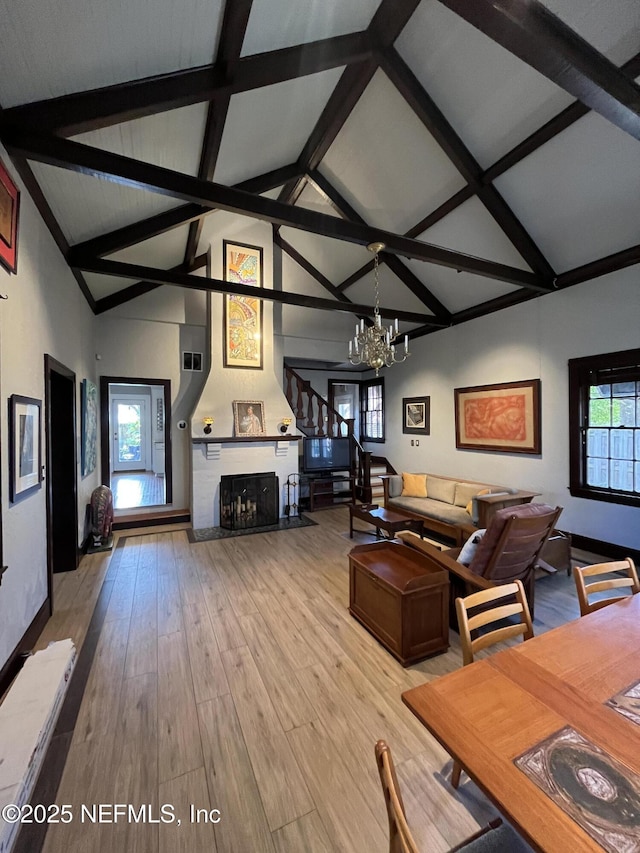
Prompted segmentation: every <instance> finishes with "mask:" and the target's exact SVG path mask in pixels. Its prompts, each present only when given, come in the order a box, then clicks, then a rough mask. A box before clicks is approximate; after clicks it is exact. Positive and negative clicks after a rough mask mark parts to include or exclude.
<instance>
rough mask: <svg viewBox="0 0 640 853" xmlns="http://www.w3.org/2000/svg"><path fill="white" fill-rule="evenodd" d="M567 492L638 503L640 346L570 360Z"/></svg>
mask: <svg viewBox="0 0 640 853" xmlns="http://www.w3.org/2000/svg"><path fill="white" fill-rule="evenodd" d="M569 406H570V412H569V424H570V430H571V432H570V471H571V479H570V491H571V494H572V495H576V496H577V497H584V498H593V499H595V500H602V501H611V502H613V503H621V504H630V505H632V506H640V350H638V349H636V350H627V351H626V352H616V353H610V354H608V355H597V356H590V357H588V358H575V359H571V360H570V361H569Z"/></svg>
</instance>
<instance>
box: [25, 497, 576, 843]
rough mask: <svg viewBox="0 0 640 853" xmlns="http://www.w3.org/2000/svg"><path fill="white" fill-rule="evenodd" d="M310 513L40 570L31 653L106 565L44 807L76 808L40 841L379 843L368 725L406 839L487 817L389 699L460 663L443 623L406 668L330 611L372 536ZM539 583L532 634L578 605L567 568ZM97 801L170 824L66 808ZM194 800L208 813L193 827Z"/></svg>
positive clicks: (340, 519)
mask: <svg viewBox="0 0 640 853" xmlns="http://www.w3.org/2000/svg"><path fill="white" fill-rule="evenodd" d="M314 520H316V521H317V522H318V526H313V527H308V528H303V529H299V530H292V531H288V532H278V533H266V534H256V535H253V536H246V537H239V538H234V539H225V540H220V541H216V542H203V543H197V544H193V545H190V544H189V543H188V541H187V537H186V534H185V532H184V531H183V530H178V531H169V530H167V531H159V530H158V528H155V529H153V532H151V533H149V534H148V535H134V536H126V533H125V534H124V535H125V536H126V538H125V540H124V544H123V545H121V547H118V548H116V549H115V550H114V551H113V552H111V553H106V554H105V553H99V554H94V555H91V556H89V557H85V558H84V559H83V561H82V564H81V566H80V569H79V570H78V571H77V572H73V573H69V574H67V575H57V576H56V578H55V581H56V589H55V614H54V616H53V618H52V619H51V621H50V622H49V624H48V625H47V628H46V629H45V631H44V632H43V635H42V637H41V638H40V641H39V646H44V645H46V644H47V643H48V642H49V641H50V640H52V639H61V638H64V637H67V636H71V637H73V639H74V640H75V642H76V644H77V645H78V646H81V645H82V643H83V641H84V638H85V635H86V634H87V629H88V626H89V624H90V620H91V614H92V610H93V607H94V605H95V602H96V600H97V598H98V594H99V592H100V588H101V586H102V582H103V580H104V579H105V578H106V579H107V580H106V586H105V593H103V599H104V606H105V607H106V611H105V615H104V623H103V625H102V629H101V631H100V634H99V638H98V639H97V647H96V652H95V657H94V660H93V665H92V667H91V672H90V674H89V678H88V682H87V686H86V690H85V695H84V699H83V701H82V705H81V707H80V711H79V715H78V719H77V723H76V726H75V730H74V732H73V738H72V741H71V746H70V750H69V755H68V758H67V762H66V766H65V768H64V772H63V775H62V780H61V783H60V787H59V790H58V795H57V800H56V801H57V802H58V803H59V804H70V805H71V807H72V809H73V814H74V819H73V821H72V822H71V823H68V824H53V825H51V826H50V827H49V829H48V833H47V835H46V839H45V842H44V850H45V853H63V851H64V853H69V851H83V853H84V851H90V853H107V852H108V853H111V851H113V850H126V851H127V853H133V851H135V853H138V851H140V853H142V851H144V853H147V851H148V853H165V851H167V853H169V851H190V853H201V851H202V853H205V851H206V853H212V851H217V853H231V851H234V853H254V851H255V853H259V852H260V851H269V853H301V851H302V853H306V851H310V853H316V851H317V853H328V851H349V853H351V851H353V853H360V851H361V853H376V851H381V853H382V851H385V850H387V849H388V848H387V825H386V814H385V809H384V803H383V799H382V793H381V789H380V785H379V781H378V778H377V770H376V765H375V759H374V754H373V746H374V743H375V741H376V740H377V739H378V738H384V739H385V740H387V741H388V742H389V744H390V745H391V747H392V749H393V752H394V757H395V761H396V766H397V769H398V775H399V778H400V783H401V785H402V788H403V793H404V796H405V803H406V806H407V810H408V817H409V822H410V824H411V827H412V829H413V831H414V833H415V836H416V840H417V842H418V844H419V846H420V848H421V849H423V850H425V851H434V853H439V851H445V850H447V849H448V848H449V847H450V846H452V845H454V844H456V843H458V842H460V841H461V840H462V839H463V838H465V837H466V836H467V835H469V834H471V833H472V832H474V831H475V830H476V828H477V827H478V826H479V825H481V824H483V823H485V822H486V821H487V820H488V819H490V817H492V816H493V815H494V810H493V807H492V806H491V805H490V804H489V803H488V802H487V800H486V799H485V798H484V796H483V795H482V794H481V793H480V791H479V790H478V789H477V788H476V787H475V785H474V784H473V783H472V782H471V781H469V780H467V779H466V777H464V776H463V783H462V784H461V786H460V789H459V790H458V791H457V792H456V791H454V790H453V789H452V788H451V787H450V786H449V785H448V782H447V774H448V772H449V770H450V764H451V762H450V759H449V757H448V756H447V754H446V753H445V752H444V751H443V750H442V749H441V748H440V747H439V746H438V744H437V743H436V742H435V741H434V740H433V739H432V738H431V737H430V735H429V734H428V733H427V732H426V731H425V729H424V728H423V727H422V726H421V725H420V724H419V723H418V722H417V721H416V720H415V719H414V717H413V716H412V715H411V713H410V712H409V711H408V710H407V709H406V708H405V707H404V706H403V704H402V703H401V701H400V693H401V692H402V691H403V690H405V689H406V688H408V687H411V686H413V685H416V684H420V683H422V682H423V681H425V680H430V679H432V678H436V677H438V676H439V675H441V674H443V673H445V672H449V671H451V670H453V669H456V668H458V667H459V666H460V665H461V654H460V648H459V643H458V638H457V635H456V634H454V633H452V634H451V648H450V650H449V651H448V652H447V653H446V654H443V655H439V656H437V657H434V658H431V659H429V660H426V661H424V662H422V663H420V664H417V665H414V666H412V667H410V668H408V669H406V670H405V669H403V668H402V667H401V666H400V665H399V664H398V663H397V662H396V661H395V660H394V659H393V658H392V657H391V656H390V655H388V654H387V652H386V651H385V650H384V649H383V648H382V647H381V646H380V645H379V644H378V643H377V642H376V641H375V640H374V639H373V638H372V637H371V636H370V635H369V634H368V633H367V631H365V630H364V629H363V628H362V627H361V626H360V625H359V624H358V623H357V622H356V621H355V620H353V619H352V618H351V617H350V616H349V613H348V611H347V603H348V561H347V554H348V552H349V550H350V548H351V547H352V546H353V545H354V544H358V542H364V541H367V542H368V541H371V538H370V537H367V536H364V535H359V534H357V533H356V537H355V538H354V539H353V540H349V534H348V527H349V520H348V511H347V509H346V508H345V507H337V508H335V509H332V510H327V511H325V512H322V513H317V514H316V515H315V516H314ZM136 533H138V531H136ZM121 535H122V534H121ZM109 590H110V595H109V597H108V600H107V595H108V593H109ZM536 596H537V598H536V614H537V619H536V622H535V626H534V627H535V630H536V633H541V632H543V631H545V630H548V629H549V628H552V627H555V626H556V625H558V624H561V623H562V622H564V621H567V620H568V619H572V618H575V617H577V615H578V606H577V600H576V596H575V592H574V588H573V581H572V580H571V579H570V578H567V577H566V575H563V574H561V573H558V574H557V575H552V576H549V577H545V578H543V579H541V580H540V581H539V582H538V584H537V590H536ZM103 599H101V604H102V603H103ZM90 636H92V635H90ZM100 803H104V804H112V803H128V804H131V805H132V806H133V807H135V809H136V811H139V809H140V807H141V806H142V805H145V806H146V807H147V809H148V812H147V814H148V816H149V815H150V816H152V817H153V819H154V820H157V819H158V817H159V815H160V808H161V806H162V805H163V804H165V805H171V806H173V809H174V812H175V815H176V818H179V819H180V821H181V823H180V826H178V825H177V820H176V822H175V823H173V824H165V823H151V822H146V823H142V822H141V823H135V822H134V821H132V820H129V821H127V820H126V819H123V818H119V820H118V822H117V823H113V822H105V823H101V824H97V823H92V822H91V821H90V820H88V819H87V817H86V816H85V819H84V821H83V819H82V813H81V806H82V805H83V804H84V805H87V806H93V805H94V804H100ZM191 806H193V807H195V809H201V810H206V812H207V814H208V813H209V812H210V811H211V810H212V809H218V810H219V812H220V820H219V822H218V823H216V824H214V823H211V822H204V821H203V820H201V821H200V822H192V821H191V820H190V809H191ZM201 814H204V812H201ZM211 817H216V814H215V813H213V814H212V815H211ZM34 849H35V848H34Z"/></svg>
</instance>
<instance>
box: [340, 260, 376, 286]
mask: <svg viewBox="0 0 640 853" xmlns="http://www.w3.org/2000/svg"><path fill="white" fill-rule="evenodd" d="M374 266H375V264H374V262H373V261H367V263H366V264H363V265H362V266H361V267H360V268H359V269H357V270H356V271H355V272H352V273H351V275H350V276H348V277H347V278H345V280H344V281H341V282H340V284H337V285H336V290H338V291H339V292H340V293H342V292H343V291H345V290H347V288H349V287H351V285H352V284H355V283H356V282H357V281H360V279H361V278H364V277H365V275H369V273H370V272H373V268H374Z"/></svg>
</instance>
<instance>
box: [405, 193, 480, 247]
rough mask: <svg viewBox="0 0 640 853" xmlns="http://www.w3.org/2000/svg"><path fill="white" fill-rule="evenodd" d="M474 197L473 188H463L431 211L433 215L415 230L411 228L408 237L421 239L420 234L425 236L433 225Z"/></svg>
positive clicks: (428, 216)
mask: <svg viewBox="0 0 640 853" xmlns="http://www.w3.org/2000/svg"><path fill="white" fill-rule="evenodd" d="M474 195H475V193H474V191H473V188H472V187H470V186H469V185H468V184H467V186H466V187H462V189H461V190H458V192H457V193H454V194H453V195H452V196H451V198H449V199H447V201H444V202H443V203H442V204H441V205H440V206H439V207H437V208H436V209H435V210H433V211H431V213H428V214H427V215H426V216H425V217H424V219H421V220H420V222H417V223H416V224H415V225H414V226H413V228H410V229H409V230H408V231H407V233H406V236H407V237H419V236H420V234H423V233H424V232H425V231H426V230H427V229H428V228H431V226H432V225H435V224H436V223H437V222H440V220H441V219H444V218H445V216H448V215H449V214H450V213H451V211H453V210H455V209H456V207H460V205H461V204H464V203H465V201H469V199H470V198H473V196H474Z"/></svg>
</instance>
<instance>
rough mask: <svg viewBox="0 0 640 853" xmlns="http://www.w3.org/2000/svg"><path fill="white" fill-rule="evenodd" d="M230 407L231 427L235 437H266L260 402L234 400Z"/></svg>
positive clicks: (262, 409)
mask: <svg viewBox="0 0 640 853" xmlns="http://www.w3.org/2000/svg"><path fill="white" fill-rule="evenodd" d="M232 405H233V426H234V429H235V434H236V435H237V436H240V435H266V430H265V426H264V403H263V402H262V400H234V401H233V404H232Z"/></svg>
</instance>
